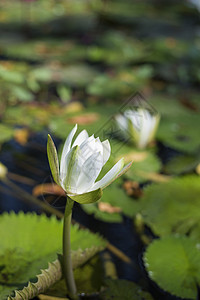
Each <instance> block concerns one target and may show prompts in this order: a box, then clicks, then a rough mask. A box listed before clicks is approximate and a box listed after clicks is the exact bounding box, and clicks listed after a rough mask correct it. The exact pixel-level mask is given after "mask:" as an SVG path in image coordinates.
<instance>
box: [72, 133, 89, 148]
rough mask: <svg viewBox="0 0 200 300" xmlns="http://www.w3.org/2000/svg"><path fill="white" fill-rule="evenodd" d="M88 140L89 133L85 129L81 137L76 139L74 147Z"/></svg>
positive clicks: (80, 134)
mask: <svg viewBox="0 0 200 300" xmlns="http://www.w3.org/2000/svg"><path fill="white" fill-rule="evenodd" d="M87 138H88V133H87V131H86V130H85V129H84V130H82V131H81V132H80V133H79V135H78V136H77V138H76V139H75V141H74V143H73V145H72V147H74V146H77V145H78V146H80V145H81V144H82V143H83V142H84V141H85V140H86V139H87Z"/></svg>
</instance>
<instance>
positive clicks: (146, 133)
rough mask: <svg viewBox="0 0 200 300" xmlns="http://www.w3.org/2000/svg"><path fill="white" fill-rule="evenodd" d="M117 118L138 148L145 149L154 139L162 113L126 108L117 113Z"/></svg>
mask: <svg viewBox="0 0 200 300" xmlns="http://www.w3.org/2000/svg"><path fill="white" fill-rule="evenodd" d="M115 120H116V122H117V125H118V127H119V128H120V130H122V132H123V134H124V135H125V137H126V138H130V139H131V142H133V143H134V144H135V145H136V147H137V148H140V149H144V148H145V147H147V145H148V144H149V143H150V142H152V141H153V139H154V137H155V133H156V130H157V128H158V125H159V121H160V115H159V114H152V113H151V112H150V111H149V110H147V109H143V108H140V109H138V110H126V111H125V112H124V113H123V114H119V115H116V117H115Z"/></svg>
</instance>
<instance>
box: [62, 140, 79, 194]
mask: <svg viewBox="0 0 200 300" xmlns="http://www.w3.org/2000/svg"><path fill="white" fill-rule="evenodd" d="M79 149H80V148H79V146H78V145H77V146H75V147H73V148H71V149H70V150H69V152H68V155H67V157H68V159H67V168H66V169H67V174H65V175H66V176H65V180H64V183H63V184H64V188H65V190H66V191H67V190H70V179H71V178H72V173H73V168H74V167H75V164H76V163H77V156H78V151H79Z"/></svg>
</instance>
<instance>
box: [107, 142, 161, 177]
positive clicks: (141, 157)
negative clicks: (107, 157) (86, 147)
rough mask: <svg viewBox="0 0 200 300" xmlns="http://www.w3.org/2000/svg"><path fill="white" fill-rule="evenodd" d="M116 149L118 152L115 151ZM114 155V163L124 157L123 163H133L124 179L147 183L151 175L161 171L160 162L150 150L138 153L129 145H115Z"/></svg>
mask: <svg viewBox="0 0 200 300" xmlns="http://www.w3.org/2000/svg"><path fill="white" fill-rule="evenodd" d="M117 147H119V148H118V150H117ZM113 148H114V151H115V148H116V151H115V152H114V153H115V157H116V158H115V161H118V160H119V159H120V158H121V157H124V159H125V163H127V162H130V161H133V165H132V167H131V168H130V169H129V170H128V171H127V173H126V177H128V178H129V179H131V180H134V181H138V182H145V181H148V180H149V178H150V177H151V176H150V175H151V174H152V173H157V172H159V171H160V169H161V162H160V160H159V158H158V157H157V156H156V155H155V153H154V152H153V151H151V150H144V151H140V150H137V149H135V148H134V147H132V146H131V145H129V146H128V145H127V144H123V142H122V143H121V148H120V144H119V143H118V145H117V144H115V146H114V147H113Z"/></svg>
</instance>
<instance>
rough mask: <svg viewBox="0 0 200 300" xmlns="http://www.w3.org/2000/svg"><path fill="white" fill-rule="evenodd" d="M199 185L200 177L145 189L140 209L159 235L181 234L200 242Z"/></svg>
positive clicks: (172, 180)
mask: <svg viewBox="0 0 200 300" xmlns="http://www.w3.org/2000/svg"><path fill="white" fill-rule="evenodd" d="M199 182H200V178H199V176H184V177H181V178H174V179H171V180H170V181H169V182H166V183H160V184H152V185H151V186H148V187H147V188H146V189H144V195H143V197H142V198H141V199H140V201H139V202H138V208H139V211H140V212H141V214H142V216H143V219H144V222H145V223H146V224H147V225H148V226H149V227H150V228H151V230H152V231H153V232H154V233H155V234H156V235H158V236H161V237H163V236H167V235H169V234H172V233H179V234H188V235H190V236H191V237H193V238H195V239H197V240H198V239H199V238H200V234H199V233H200V228H199V222H200V212H199V205H200V184H199Z"/></svg>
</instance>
